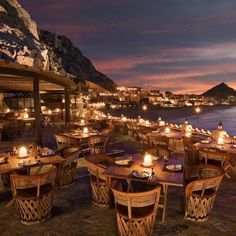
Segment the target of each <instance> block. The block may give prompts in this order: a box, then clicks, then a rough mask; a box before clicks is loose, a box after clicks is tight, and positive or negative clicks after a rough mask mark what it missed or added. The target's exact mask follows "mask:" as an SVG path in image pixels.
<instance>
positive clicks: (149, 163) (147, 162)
mask: <svg viewBox="0 0 236 236" xmlns="http://www.w3.org/2000/svg"><path fill="white" fill-rule="evenodd" d="M143 166H144V167H150V166H152V156H151V155H150V154H146V155H145V156H144V160H143Z"/></svg>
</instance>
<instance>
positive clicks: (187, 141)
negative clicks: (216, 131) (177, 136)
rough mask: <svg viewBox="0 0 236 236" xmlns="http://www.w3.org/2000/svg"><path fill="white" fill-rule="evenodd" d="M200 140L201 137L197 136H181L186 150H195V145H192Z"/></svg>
mask: <svg viewBox="0 0 236 236" xmlns="http://www.w3.org/2000/svg"><path fill="white" fill-rule="evenodd" d="M200 141H201V139H200V138H198V137H183V145H184V148H185V149H188V150H195V147H194V146H193V145H194V144H195V143H198V142H200Z"/></svg>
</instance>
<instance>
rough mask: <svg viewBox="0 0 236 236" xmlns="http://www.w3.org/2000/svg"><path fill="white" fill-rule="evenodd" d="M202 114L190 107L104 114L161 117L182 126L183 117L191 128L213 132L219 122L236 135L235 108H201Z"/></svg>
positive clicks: (153, 119)
mask: <svg viewBox="0 0 236 236" xmlns="http://www.w3.org/2000/svg"><path fill="white" fill-rule="evenodd" d="M203 109H204V112H202V113H200V114H199V115H196V114H195V112H194V111H193V108H191V107H183V108H174V109H172V108H169V109H152V110H150V109H149V110H147V111H145V112H144V111H142V110H140V109H131V110H130V109H123V110H107V111H105V112H106V113H110V114H111V115H115V116H120V115H121V114H123V115H125V116H127V117H128V118H137V117H138V116H139V115H140V116H141V117H143V118H144V119H149V120H151V121H156V120H157V118H158V117H159V116H161V117H162V118H163V119H164V120H165V121H167V122H169V123H174V124H182V123H183V122H184V119H185V117H187V118H188V120H189V123H190V124H192V125H193V127H198V128H204V129H209V130H214V129H216V128H217V125H218V123H219V121H221V122H222V124H223V128H224V130H226V131H227V132H228V133H229V134H230V135H236V106H219V107H206V108H203Z"/></svg>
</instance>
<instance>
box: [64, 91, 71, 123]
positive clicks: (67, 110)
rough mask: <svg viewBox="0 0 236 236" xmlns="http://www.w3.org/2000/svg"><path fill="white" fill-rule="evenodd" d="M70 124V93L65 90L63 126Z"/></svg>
mask: <svg viewBox="0 0 236 236" xmlns="http://www.w3.org/2000/svg"><path fill="white" fill-rule="evenodd" d="M69 123H70V93H69V91H68V89H67V88H65V125H68V124H69Z"/></svg>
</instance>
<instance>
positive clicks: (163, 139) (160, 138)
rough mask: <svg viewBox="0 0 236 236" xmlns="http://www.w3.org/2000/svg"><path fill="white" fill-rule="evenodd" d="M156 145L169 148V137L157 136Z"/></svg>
mask: <svg viewBox="0 0 236 236" xmlns="http://www.w3.org/2000/svg"><path fill="white" fill-rule="evenodd" d="M156 144H157V145H165V146H168V145H169V138H168V137H167V136H162V135H158V136H156Z"/></svg>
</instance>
